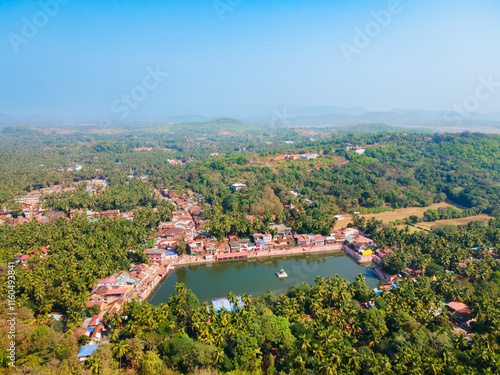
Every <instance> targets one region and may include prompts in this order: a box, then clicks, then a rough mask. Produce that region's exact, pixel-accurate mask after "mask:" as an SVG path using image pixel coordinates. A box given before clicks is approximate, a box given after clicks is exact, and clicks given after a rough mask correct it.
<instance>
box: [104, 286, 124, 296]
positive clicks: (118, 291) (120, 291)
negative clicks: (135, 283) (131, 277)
mask: <svg viewBox="0 0 500 375" xmlns="http://www.w3.org/2000/svg"><path fill="white" fill-rule="evenodd" d="M125 293H127V288H118V289H110V290H108V291H107V292H106V295H107V296H114V295H119V294H125Z"/></svg>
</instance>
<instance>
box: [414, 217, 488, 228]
mask: <svg viewBox="0 0 500 375" xmlns="http://www.w3.org/2000/svg"><path fill="white" fill-rule="evenodd" d="M490 219H493V217H492V216H489V215H485V214H481V215H477V216H470V217H462V218H460V219H449V220H437V221H430V222H422V223H418V224H415V226H416V227H417V228H422V229H424V230H430V229H431V228H432V227H434V226H436V225H464V224H467V223H470V222H471V221H488V220H490Z"/></svg>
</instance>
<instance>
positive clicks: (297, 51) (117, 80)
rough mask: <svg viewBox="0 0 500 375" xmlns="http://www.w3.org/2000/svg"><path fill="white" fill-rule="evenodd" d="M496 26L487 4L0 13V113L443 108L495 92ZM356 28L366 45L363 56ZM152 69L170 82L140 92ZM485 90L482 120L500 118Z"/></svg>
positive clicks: (10, 9) (80, 5) (498, 13)
mask: <svg viewBox="0 0 500 375" xmlns="http://www.w3.org/2000/svg"><path fill="white" fill-rule="evenodd" d="M394 1H396V3H399V5H397V6H395V5H394V4H395V3H394ZM55 3H57V4H58V6H57V7H56V6H54V4H55ZM60 3H64V4H60ZM42 4H51V7H49V8H47V5H42ZM391 4H392V5H391ZM57 8H58V9H57ZM47 9H50V11H48V10H47ZM391 9H393V10H394V9H397V12H396V11H394V12H391ZM374 12H376V13H378V14H383V15H385V16H386V17H385V18H384V19H383V22H382V21H380V18H379V20H377V17H376V16H375V15H374V14H375V13H374ZM380 12H382V13H380ZM41 13H42V14H41ZM49 13H50V14H49ZM387 14H389V15H390V17H389V19H388V18H387ZM499 19H500V3H499V2H498V1H493V0H475V1H472V0H470V1H469V0H454V1H451V0H443V1H440V2H438V3H436V2H432V1H428V0H421V1H411V0H401V1H399V2H398V1H397V0H391V1H378V0H377V1H353V0H351V1H334V0H330V1H314V2H313V1H294V0H290V1H273V0H268V1H261V0H253V1H250V0H241V1H239V0H220V1H219V0H215V1H214V0H200V1H168V0H165V1H106V2H102V1H92V0H88V1H74V0H73V1H71V0H67V1H60V2H57V1H56V0H45V1H42V2H35V1H30V2H28V1H3V2H1V3H0V69H1V74H0V113H7V114H11V115H30V114H42V115H52V116H68V117H75V118H102V117H103V116H109V117H117V116H119V115H120V113H121V112H119V111H117V110H113V109H112V108H115V109H116V108H117V107H119V106H120V105H123V102H122V100H123V97H122V95H130V94H131V93H132V92H133V91H134V90H135V98H139V97H140V102H139V101H137V102H135V103H133V105H130V104H126V106H128V107H129V108H128V109H129V112H130V116H131V117H137V118H140V117H162V116H169V115H180V114H204V115H232V114H238V113H243V112H245V113H248V114H250V113H251V110H252V108H255V107H258V106H282V105H290V106H314V105H334V106H339V107H354V106H356V107H363V108H367V109H368V110H390V109H393V108H422V109H429V110H447V109H448V108H450V107H451V106H453V104H454V103H460V102H462V101H463V100H464V98H466V97H467V96H469V95H473V94H474V92H475V89H476V87H477V85H478V82H479V79H480V77H485V78H487V77H489V76H491V77H493V79H494V80H495V79H496V81H498V82H500V49H499V48H498V45H499V43H500V22H499V21H498V20H499ZM377 22H378V26H377V25H376V23H377ZM27 23H28V24H32V23H34V24H35V26H34V28H35V32H36V35H32V34H33V30H31V32H32V34H30V33H29V32H30V30H29V28H28V29H27V28H26V24H27ZM382 23H383V24H382ZM36 24H38V26H37V25H36ZM370 27H371V29H370ZM27 30H28V31H27ZM357 30H361V31H362V32H363V33H366V32H370V33H371V36H368V45H366V46H365V45H364V44H363V43H361V44H359V43H358V44H356V41H355V40H354V39H355V37H356V34H357ZM358 42H359V40H358ZM364 42H366V39H365V40H364ZM365 44H366V43H365ZM346 45H349V46H350V47H353V48H354V50H356V52H355V53H352V54H351V55H350V56H348V57H349V58H346V54H345V52H343V49H342V48H341V46H344V50H345V46H346ZM352 50H353V49H351V51H352ZM148 69H149V70H148ZM151 69H152V70H155V69H156V70H158V69H159V70H161V71H162V72H168V77H164V78H161V82H160V81H155V82H154V83H157V84H151V85H149V86H148V87H149V88H148V89H147V90H146V89H144V88H140V86H143V82H144V79H145V78H146V76H147V75H148V74H150V71H151ZM495 77H496V78H495ZM151 82H153V81H151ZM138 86H139V88H138ZM152 86H155V87H154V88H152ZM493 91H494V92H492V93H491V95H490V96H489V97H488V100H483V101H481V106H480V108H479V112H485V113H488V112H499V111H500V110H499V104H500V87H495V89H494V90H493ZM117 101H118V102H120V103H119V104H117ZM113 103H114V107H113Z"/></svg>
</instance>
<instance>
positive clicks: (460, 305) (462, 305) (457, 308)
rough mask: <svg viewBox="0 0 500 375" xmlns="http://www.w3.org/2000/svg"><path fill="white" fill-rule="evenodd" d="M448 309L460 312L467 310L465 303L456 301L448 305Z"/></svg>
mask: <svg viewBox="0 0 500 375" xmlns="http://www.w3.org/2000/svg"><path fill="white" fill-rule="evenodd" d="M448 307H449V308H450V309H452V310H454V311H461V310H464V309H468V308H469V306H467V305H466V304H465V303H463V302H456V301H453V302H450V303H448Z"/></svg>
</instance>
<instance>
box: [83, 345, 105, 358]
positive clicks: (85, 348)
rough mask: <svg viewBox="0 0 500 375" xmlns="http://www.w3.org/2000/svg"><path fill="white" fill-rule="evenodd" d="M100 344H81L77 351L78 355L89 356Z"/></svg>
mask: <svg viewBox="0 0 500 375" xmlns="http://www.w3.org/2000/svg"><path fill="white" fill-rule="evenodd" d="M99 345H100V344H95V345H87V346H82V347H81V348H80V351H79V352H78V357H89V356H91V355H92V354H94V352H95V351H96V350H97V348H98V347H99Z"/></svg>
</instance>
